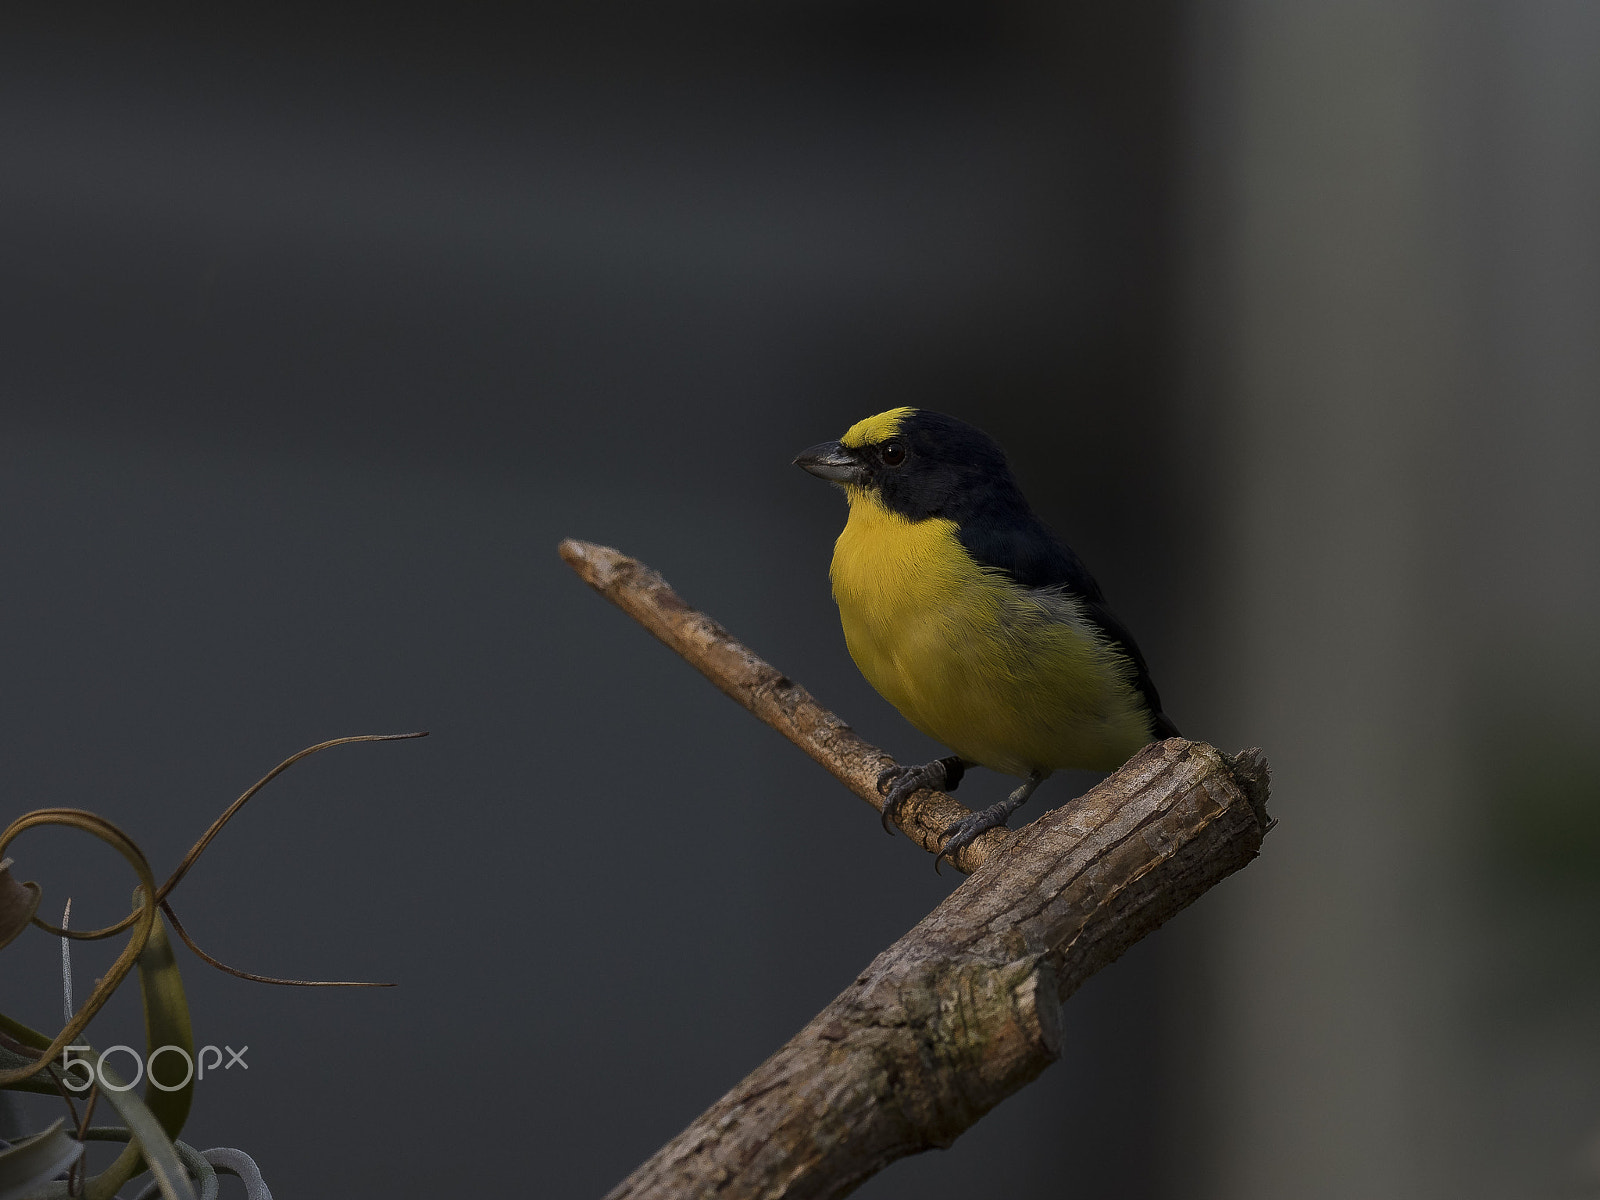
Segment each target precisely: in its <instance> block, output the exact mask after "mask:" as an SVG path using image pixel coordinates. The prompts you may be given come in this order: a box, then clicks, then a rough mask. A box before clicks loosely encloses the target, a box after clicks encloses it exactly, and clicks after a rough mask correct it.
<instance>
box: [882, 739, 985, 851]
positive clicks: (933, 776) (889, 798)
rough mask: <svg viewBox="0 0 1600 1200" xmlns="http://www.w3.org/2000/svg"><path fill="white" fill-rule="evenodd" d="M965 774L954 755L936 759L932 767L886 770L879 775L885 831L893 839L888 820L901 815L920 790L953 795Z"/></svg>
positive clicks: (927, 764) (964, 769)
mask: <svg viewBox="0 0 1600 1200" xmlns="http://www.w3.org/2000/svg"><path fill="white" fill-rule="evenodd" d="M966 770H967V764H966V763H964V762H962V761H961V758H960V756H959V755H955V754H952V755H951V756H950V757H949V758H936V759H934V760H933V761H932V762H931V763H923V764H922V765H921V766H920V767H885V768H884V769H883V770H882V771H881V772H880V773H879V774H878V795H880V796H883V797H885V799H884V801H883V831H884V832H885V833H887V834H891V835H892V834H893V833H894V830H892V829H890V828H889V820H890V818H892V817H893V816H894V815H895V814H896V813H897V812H899V811H900V806H901V805H902V804H904V803H905V802H906V798H907V797H908V796H910V795H911V794H912V793H913V792H915V791H917V790H918V789H919V788H932V789H933V790H934V791H936V792H953V791H955V790H956V785H957V784H959V783H960V782H961V776H962V775H964V774H965V773H966ZM885 789H887V790H885Z"/></svg>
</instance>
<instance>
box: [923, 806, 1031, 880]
mask: <svg viewBox="0 0 1600 1200" xmlns="http://www.w3.org/2000/svg"><path fill="white" fill-rule="evenodd" d="M1015 808H1016V805H1014V804H1013V805H1009V806H1008V805H1007V803H1006V802H1005V801H1004V800H1002V801H1001V802H1000V803H999V804H995V805H992V806H990V807H989V808H986V809H984V810H983V811H982V812H975V813H968V814H967V815H966V816H964V817H962V818H961V819H960V820H959V821H951V822H950V824H948V825H946V826H945V827H944V829H943V830H941V831H940V834H939V836H940V837H942V838H944V845H943V846H941V847H940V848H939V853H938V854H936V855H935V856H934V859H933V869H934V870H935V871H938V870H939V860H940V859H941V858H948V859H949V860H950V865H951V866H952V867H953V866H955V865H956V855H957V854H959V853H961V851H962V850H964V849H966V848H967V847H968V846H970V845H972V843H973V842H975V841H977V840H978V839H979V838H980V837H982V836H983V835H984V834H986V833H988V832H989V830H991V829H1004V828H1005V825H1006V819H1007V818H1008V817H1010V816H1011V813H1012V810H1013V809H1015Z"/></svg>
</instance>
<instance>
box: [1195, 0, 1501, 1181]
mask: <svg viewBox="0 0 1600 1200" xmlns="http://www.w3.org/2000/svg"><path fill="white" fill-rule="evenodd" d="M1464 36H1465V35H1464V34H1463V32H1462V29H1461V27H1460V21H1459V14H1458V13H1454V12H1452V11H1451V10H1450V9H1448V8H1447V7H1446V6H1442V5H1438V4H1433V3H1427V2H1425V0H1384V2H1381V3H1379V2H1370V3H1340V4H1318V3H1302V2H1294V3H1280V2H1278V0H1199V2H1198V3H1197V4H1196V5H1195V7H1194V26H1193V48H1194V58H1193V60H1192V61H1193V63H1194V64H1195V69H1194V73H1193V79H1192V83H1193V88H1194V91H1193V97H1192V98H1193V106H1192V109H1191V121H1192V126H1191V129H1192V143H1191V152H1190V166H1191V181H1192V184H1193V188H1192V191H1193V199H1194V208H1193V209H1192V211H1191V215H1190V217H1189V218H1188V233H1189V236H1190V244H1191V250H1192V258H1191V262H1192V265H1193V269H1192V272H1191V278H1190V304H1189V311H1190V317H1191V327H1192V328H1191V336H1192V348H1193V356H1192V363H1193V366H1194V374H1193V388H1194V393H1195V395H1194V397H1192V398H1194V399H1196V400H1198V401H1200V403H1198V404H1196V405H1195V406H1194V410H1193V411H1194V412H1196V413H1197V414H1199V415H1197V416H1196V417H1194V418H1193V419H1194V421H1195V426H1196V431H1197V433H1199V434H1200V435H1201V436H1204V437H1208V438H1210V439H1212V443H1213V446H1214V448H1215V450H1216V451H1217V455H1216V457H1215V458H1214V461H1219V462H1221V463H1223V464H1225V468H1224V471H1223V475H1224V478H1222V479H1220V480H1215V479H1214V480H1213V481H1212V482H1213V486H1214V487H1218V488H1219V489H1220V490H1219V491H1218V492H1216V493H1214V494H1215V495H1216V496H1217V506H1218V507H1217V509H1216V512H1215V515H1216V518H1217V523H1216V527H1215V533H1216V538H1217V540H1216V542H1215V543H1214V549H1215V551H1216V553H1215V556H1214V559H1213V562H1214V569H1215V585H1216V586H1215V590H1214V595H1215V602H1216V605H1217V608H1216V613H1215V617H1216V620H1215V624H1214V627H1215V629H1216V638H1215V642H1214V658H1213V660H1212V661H1211V663H1210V664H1209V667H1210V670H1209V672H1208V674H1209V678H1210V679H1211V680H1212V681H1213V687H1212V692H1211V700H1212V704H1211V705H1210V706H1209V713H1210V716H1211V719H1212V724H1211V726H1210V727H1209V728H1207V729H1205V730H1204V733H1205V734H1206V735H1207V736H1210V737H1211V738H1212V739H1213V740H1216V741H1218V742H1220V743H1223V744H1226V745H1230V746H1240V745H1261V746H1263V747H1265V748H1266V750H1267V753H1268V755H1269V757H1270V759H1271V761H1272V764H1273V775H1274V784H1273V791H1274V801H1275V812H1276V815H1277V816H1278V817H1279V819H1280V825H1279V827H1278V828H1277V829H1276V830H1275V831H1274V832H1273V834H1272V835H1271V837H1270V838H1269V839H1268V842H1267V846H1266V848H1265V851H1264V853H1263V856H1262V858H1261V859H1260V861H1259V862H1257V863H1255V864H1253V865H1252V866H1251V867H1250V869H1249V870H1248V871H1246V872H1244V873H1243V874H1242V875H1241V876H1240V877H1239V879H1238V881H1236V884H1231V885H1230V886H1229V887H1228V888H1227V889H1225V890H1224V892H1223V893H1222V894H1220V895H1219V896H1218V897H1217V899H1218V901H1219V903H1218V904H1217V905H1216V906H1215V907H1214V908H1213V909H1212V912H1211V917H1212V919H1213V920H1214V921H1215V925H1214V927H1213V930H1212V933H1213V937H1212V940H1211V944H1210V946H1209V947H1208V950H1207V953H1206V966H1205V970H1206V971H1207V972H1208V973H1209V976H1210V979H1211V981H1212V982H1213V984H1214V987H1213V988H1212V989H1211V991H1212V994H1213V997H1214V999H1215V1002H1216V1010H1215V1013H1214V1017H1215V1019H1214V1020H1212V1021H1211V1022H1210V1028H1212V1029H1215V1030H1220V1036H1219V1040H1218V1041H1217V1042H1216V1043H1215V1044H1214V1045H1212V1046H1210V1047H1208V1048H1207V1052H1206V1053H1205V1054H1204V1055H1203V1056H1202V1062H1201V1064H1200V1067H1201V1070H1200V1074H1199V1075H1198V1077H1197V1080H1196V1081H1193V1082H1194V1084H1195V1086H1196V1088H1197V1090H1198V1093H1199V1099H1200V1100H1202V1101H1203V1102H1204V1103H1203V1106H1202V1111H1203V1112H1204V1113H1205V1114H1206V1115H1205V1116H1203V1117H1202V1118H1201V1124H1202V1125H1203V1127H1204V1130H1203V1134H1202V1135H1201V1136H1197V1137H1196V1138H1195V1141H1194V1147H1193V1148H1194V1149H1196V1151H1197V1152H1198V1153H1200V1154H1202V1155H1207V1156H1209V1161H1205V1160H1202V1162H1200V1163H1196V1162H1194V1161H1186V1162H1182V1163H1177V1164H1175V1169H1174V1173H1173V1176H1174V1184H1175V1186H1174V1191H1175V1192H1176V1193H1178V1194H1183V1195H1214V1196H1218V1197H1228V1198H1229V1200H1252V1198H1256V1197H1260V1198H1262V1200H1267V1198H1271V1200H1281V1198H1283V1197H1295V1198H1296V1200H1314V1198H1318V1197H1330V1198H1332V1197H1340V1198H1354V1197H1360V1198H1362V1200H1383V1198H1386V1197H1395V1198H1400V1197H1405V1198H1407V1200H1415V1198H1418V1197H1429V1196H1440V1197H1443V1196H1463V1195H1470V1194H1474V1190H1475V1189H1474V1188H1473V1187H1472V1186H1471V1178H1472V1168H1471V1163H1472V1151H1471V1148H1470V1146H1471V1141H1470V1139H1471V1136H1472V1132H1473V1131H1474V1128H1475V1126H1476V1125H1477V1122H1478V1117H1477V1114H1476V1109H1475V1097H1476V1094H1477V1089H1476V1086H1475V1084H1474V1082H1473V1080H1472V1079H1471V1078H1470V1075H1471V1069H1470V1067H1469V1066H1468V1064H1467V1058H1466V1056H1464V1055H1463V1054H1462V1052H1461V1051H1462V1047H1463V1046H1464V1045H1465V1044H1466V1042H1467V1041H1468V1040H1469V1035H1468V1033H1467V1031H1466V1016H1465V1010H1464V1003H1465V1002H1464V997H1463V990H1464V989H1463V987H1462V983H1463V980H1464V978H1465V967H1464V965H1463V961H1462V951H1463V949H1464V946H1465V941H1464V939H1463V936H1462V933H1461V926H1462V923H1463V921H1464V919H1465V916H1464V913H1463V911H1462V902H1463V900H1464V898H1465V886H1466V885H1465V884H1464V882H1463V879H1464V875H1465V869H1464V862H1465V857H1466V850H1465V847H1466V846H1467V845H1468V844H1469V842H1470V839H1471V836H1472V833H1473V830H1474V829H1475V828H1476V826H1477V824H1478V816H1477V811H1476V808H1475V806H1474V805H1473V803H1472V802H1470V801H1468V800H1466V799H1465V798H1464V793H1463V789H1462V786H1461V785H1462V776H1463V772H1462V769H1461V767H1460V760H1459V751H1460V749H1461V747H1460V740H1459V739H1460V735H1459V721H1458V719H1457V718H1458V713H1459V709H1460V705H1461V677H1460V670H1459V667H1460V662H1459V657H1458V654H1457V649H1458V646H1459V636H1460V633H1461V628H1460V623H1461V617H1462V609H1461V605H1460V604H1459V580H1458V578H1457V576H1456V571H1455V564H1456V551H1457V548H1458V540H1459V539H1458V527H1457V524H1456V519H1457V514H1456V505H1455V503H1454V500H1455V498H1456V497H1457V493H1458V485H1457V479H1458V469H1459V467H1458V464H1459V463H1460V461H1461V438H1462V417H1463V413H1464V410H1465V409H1466V408H1468V407H1470V404H1469V402H1468V400H1467V399H1466V396H1465V392H1464V388H1463V383H1464V377H1465V375H1466V374H1467V372H1466V370H1465V368H1464V360H1463V354H1462V351H1463V346H1464V343H1465V341H1466V336H1465V335H1466V317H1465V312H1464V310H1463V306H1462V304H1461V296H1462V278H1463V273H1464V269H1465V266H1466V260H1465V256H1464V246H1463V237H1462V225H1461V219H1460V218H1461V212H1462V209H1461V203H1460V192H1461V182H1462V178H1461V176H1462V170H1463V168H1462V164H1461V163H1460V162H1459V161H1458V160H1457V156H1456V154H1455V148H1456V147H1457V146H1458V145H1459V139H1460V135H1461V134H1462V133H1463V131H1464V130H1463V126H1464V125H1465V123H1466V121H1467V120H1468V116H1469V115H1468V114H1467V113H1465V112H1462V111H1458V110H1456V109H1454V108H1453V107H1452V105H1451V104H1450V103H1449V101H1450V99H1451V93H1452V89H1453V88H1454V86H1455V83H1454V76H1453V74H1452V60H1451V55H1452V54H1453V53H1456V52H1458V50H1459V47H1460V46H1461V44H1462V42H1463V39H1464ZM1185 1090H1187V1088H1186V1089H1185ZM1201 1147H1203V1148H1204V1149H1203V1150H1201V1149H1200V1148H1201Z"/></svg>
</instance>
